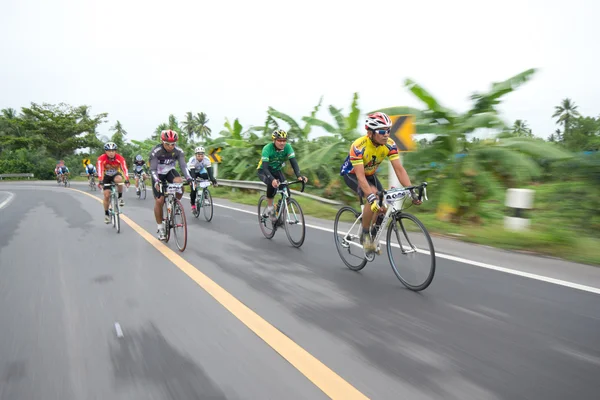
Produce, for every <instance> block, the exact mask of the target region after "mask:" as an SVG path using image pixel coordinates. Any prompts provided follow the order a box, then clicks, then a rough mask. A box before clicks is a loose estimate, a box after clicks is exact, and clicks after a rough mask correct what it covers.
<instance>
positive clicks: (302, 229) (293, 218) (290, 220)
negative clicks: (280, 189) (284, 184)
mask: <svg viewBox="0 0 600 400" xmlns="http://www.w3.org/2000/svg"><path fill="white" fill-rule="evenodd" d="M282 213H283V215H282V216H281V218H282V220H283V223H284V228H285V234H286V235H287V237H288V240H289V241H290V243H291V244H292V246H294V247H300V246H302V244H303V243H304V238H305V236H306V226H305V225H304V213H303V212H302V208H301V207H300V204H298V202H297V201H296V199H292V198H288V199H287V208H284V209H283V210H282Z"/></svg>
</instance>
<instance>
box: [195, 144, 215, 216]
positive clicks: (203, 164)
mask: <svg viewBox="0 0 600 400" xmlns="http://www.w3.org/2000/svg"><path fill="white" fill-rule="evenodd" d="M194 153H196V154H195V155H194V156H192V157H190V159H189V161H188V168H189V172H190V176H191V177H192V178H201V179H210V181H211V182H212V184H213V185H215V186H217V180H216V179H215V177H214V175H213V168H212V164H211V162H210V159H209V158H208V157H205V151H204V147H202V146H198V147H196V149H195V150H194ZM190 202H191V204H192V211H196V191H195V190H191V191H190Z"/></svg>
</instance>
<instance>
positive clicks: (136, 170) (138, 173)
mask: <svg viewBox="0 0 600 400" xmlns="http://www.w3.org/2000/svg"><path fill="white" fill-rule="evenodd" d="M145 167H146V161H144V158H143V157H142V155H141V154H138V155H137V156H135V160H134V161H133V177H134V179H135V193H136V194H137V195H138V196H139V195H140V177H141V178H142V180H143V181H145V180H146V168H145Z"/></svg>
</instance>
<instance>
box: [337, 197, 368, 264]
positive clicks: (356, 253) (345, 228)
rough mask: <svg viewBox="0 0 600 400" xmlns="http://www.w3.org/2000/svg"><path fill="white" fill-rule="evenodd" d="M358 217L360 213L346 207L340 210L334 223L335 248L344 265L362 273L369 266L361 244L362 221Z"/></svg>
mask: <svg viewBox="0 0 600 400" xmlns="http://www.w3.org/2000/svg"><path fill="white" fill-rule="evenodd" d="M358 217H360V213H359V212H358V211H356V210H355V209H354V208H352V207H349V206H344V207H342V208H340V209H339V210H338V212H337V214H336V215H335V222H334V223H333V237H334V241H335V248H336V249H337V252H338V254H339V255H340V258H341V259H342V261H343V262H344V264H346V266H347V267H348V268H350V269H351V270H352V271H360V270H361V269H363V268H364V267H365V265H367V259H366V258H365V251H364V250H363V246H362V244H360V234H361V233H362V219H359V218H358Z"/></svg>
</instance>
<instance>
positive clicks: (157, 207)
mask: <svg viewBox="0 0 600 400" xmlns="http://www.w3.org/2000/svg"><path fill="white" fill-rule="evenodd" d="M165 177H166V176H165V175H158V179H159V182H161V183H162V182H164V181H165ZM156 182H157V181H155V180H154V176H152V193H153V194H154V219H155V220H156V223H157V224H158V228H159V229H161V227H162V219H163V212H162V211H163V204H165V198H164V196H163V194H162V193H161V192H160V191H157V190H156Z"/></svg>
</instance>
